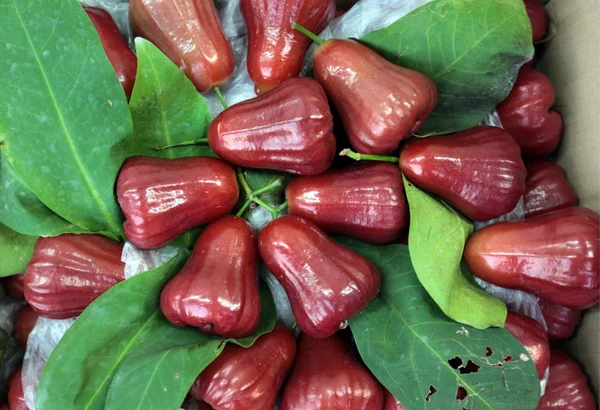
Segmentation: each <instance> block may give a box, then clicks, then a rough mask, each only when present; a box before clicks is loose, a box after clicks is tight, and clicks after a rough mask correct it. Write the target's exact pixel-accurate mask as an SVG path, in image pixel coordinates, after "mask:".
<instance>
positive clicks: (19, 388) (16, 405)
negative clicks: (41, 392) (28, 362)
mask: <svg viewBox="0 0 600 410" xmlns="http://www.w3.org/2000/svg"><path fill="white" fill-rule="evenodd" d="M21 370H22V368H21V367H19V368H18V369H17V370H15V371H14V372H13V374H11V375H10V379H9V381H8V383H9V385H8V386H9V387H8V405H9V407H10V410H29V407H27V404H26V403H25V394H24V393H23V381H22V380H21Z"/></svg>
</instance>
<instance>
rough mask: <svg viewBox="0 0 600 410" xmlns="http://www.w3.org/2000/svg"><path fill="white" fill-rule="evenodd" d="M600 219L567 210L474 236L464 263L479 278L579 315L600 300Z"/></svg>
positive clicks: (493, 227) (505, 224)
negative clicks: (565, 307)
mask: <svg viewBox="0 0 600 410" xmlns="http://www.w3.org/2000/svg"><path fill="white" fill-rule="evenodd" d="M599 230H600V217H599V216H598V214H597V213H596V212H594V211H591V210H589V209H586V208H579V207H573V208H565V209H560V210H558V211H554V212H551V213H549V214H545V215H541V216H538V217H535V218H531V219H527V220H524V221H517V222H501V223H497V224H493V225H490V226H487V227H485V228H483V229H482V230H480V231H478V232H476V233H475V234H473V235H472V236H471V237H470V238H469V240H468V241H467V245H466V247H465V254H464V257H465V260H466V262H467V264H468V265H469V268H470V269H471V271H472V272H473V274H475V275H476V276H478V277H480V278H481V279H483V280H485V281H487V282H490V283H492V284H494V285H498V286H502V287H505V288H510V289H519V290H524V291H526V292H530V293H533V294H534V295H537V296H540V297H543V298H546V299H548V300H550V301H552V302H554V303H557V304H560V305H562V306H567V307H570V308H575V309H584V308H588V307H590V306H592V305H594V304H596V303H597V302H598V299H600V292H599V289H600V277H599V276H600V275H599V270H598V269H599V264H600V263H599V260H598V259H599V254H600V249H599V248H600V239H599V235H600V233H599Z"/></svg>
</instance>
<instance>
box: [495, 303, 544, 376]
mask: <svg viewBox="0 0 600 410" xmlns="http://www.w3.org/2000/svg"><path fill="white" fill-rule="evenodd" d="M504 328H505V329H506V330H507V331H508V332H509V333H510V334H511V335H513V336H514V337H515V339H517V340H518V341H519V342H520V343H521V344H522V345H523V347H524V348H525V350H527V353H529V356H531V358H532V359H533V363H535V368H536V370H537V372H538V376H539V378H540V380H541V379H543V378H544V375H545V374H546V369H547V368H548V366H549V365H550V342H549V341H548V335H547V334H546V331H545V330H544V328H543V327H542V325H540V324H539V323H538V322H537V321H536V320H535V319H532V318H530V317H527V316H524V315H521V314H520V313H517V312H513V311H511V310H509V311H508V315H507V316H506V322H505V323H504Z"/></svg>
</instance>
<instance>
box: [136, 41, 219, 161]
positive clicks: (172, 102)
mask: <svg viewBox="0 0 600 410" xmlns="http://www.w3.org/2000/svg"><path fill="white" fill-rule="evenodd" d="M135 46H136V51H137V56H138V72H137V77H136V82H135V85H134V88H133V93H132V95H131V101H130V103H129V108H130V110H131V116H132V118H133V129H134V134H133V144H132V147H131V149H132V153H131V154H132V155H147V156H151V157H160V158H181V157H189V156H201V155H205V156H206V155H213V156H214V153H213V152H212V150H211V149H210V148H209V147H208V145H205V146H201V145H193V146H185V147H177V148H171V149H165V150H158V148H162V147H166V146H169V145H173V144H178V143H182V142H187V141H194V140H196V139H199V138H204V137H206V134H207V132H208V126H209V125H210V122H211V120H212V118H211V115H210V112H209V109H208V104H207V103H206V101H205V100H204V97H202V95H200V93H198V91H197V90H196V87H195V86H194V84H192V82H191V81H190V80H189V79H188V78H187V76H186V75H185V74H184V72H183V71H181V69H180V68H179V67H177V65H175V64H174V63H173V62H172V61H171V60H169V58H168V57H166V56H165V55H164V54H163V53H162V52H161V51H160V50H159V49H158V48H156V47H155V46H154V45H153V44H152V43H150V42H149V41H147V40H144V39H143V38H139V37H138V38H136V39H135Z"/></svg>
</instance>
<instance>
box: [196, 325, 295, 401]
mask: <svg viewBox="0 0 600 410" xmlns="http://www.w3.org/2000/svg"><path fill="white" fill-rule="evenodd" d="M295 357H296V340H295V338H294V333H293V332H292V331H291V330H290V329H288V328H285V327H283V326H277V327H275V329H274V330H273V331H272V332H271V333H267V334H265V335H262V336H261V337H259V338H258V340H257V341H256V342H255V343H254V344H253V345H252V346H251V347H249V348H247V349H244V348H242V347H240V346H237V345H234V344H228V345H227V346H226V347H225V350H223V353H221V354H220V355H219V357H217V358H216V359H215V361H214V362H212V363H211V364H210V365H209V366H208V367H207V368H206V369H205V370H204V371H203V372H202V373H201V374H200V376H198V378H197V379H196V381H195V382H194V385H193V386H192V389H191V391H190V394H191V395H192V396H193V397H194V398H195V399H196V400H201V401H205V402H206V403H208V404H210V405H211V406H212V407H213V408H214V409H215V410H273V408H274V407H275V401H276V400H277V396H278V394H279V389H280V388H281V385H282V384H283V381H284V380H285V377H286V376H287V374H288V373H289V371H290V370H291V368H292V364H293V363H294V358H295Z"/></svg>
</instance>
